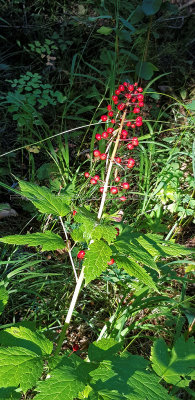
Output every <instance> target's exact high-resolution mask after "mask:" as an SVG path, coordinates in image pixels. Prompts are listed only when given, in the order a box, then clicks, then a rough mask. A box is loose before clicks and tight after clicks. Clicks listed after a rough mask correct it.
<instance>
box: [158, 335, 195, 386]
mask: <svg viewBox="0 0 195 400" xmlns="http://www.w3.org/2000/svg"><path fill="white" fill-rule="evenodd" d="M151 361H152V368H153V370H154V371H155V372H156V373H157V375H159V376H160V378H162V379H164V380H165V381H166V382H167V383H172V384H173V385H175V386H178V387H186V386H187V387H188V386H189V382H190V380H192V379H194V378H195V370H194V362H195V343H194V340H193V338H190V339H189V340H188V341H185V338H184V337H183V336H181V337H180V338H179V339H178V340H177V341H176V342H175V344H174V346H173V348H172V349H171V350H170V349H169V348H168V346H167V345H166V343H165V341H164V339H162V338H159V339H157V340H156V341H155V343H154V346H153V347H152V350H151Z"/></svg>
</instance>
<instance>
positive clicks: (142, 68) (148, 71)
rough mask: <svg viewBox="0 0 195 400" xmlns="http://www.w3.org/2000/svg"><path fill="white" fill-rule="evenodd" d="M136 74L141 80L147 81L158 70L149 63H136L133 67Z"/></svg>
mask: <svg viewBox="0 0 195 400" xmlns="http://www.w3.org/2000/svg"><path fill="white" fill-rule="evenodd" d="M135 70H136V74H137V75H138V76H139V77H140V78H143V79H146V80H149V79H151V78H152V75H153V73H154V71H158V68H156V67H155V65H153V64H152V63H151V62H147V61H138V63H137V64H136V66H135Z"/></svg>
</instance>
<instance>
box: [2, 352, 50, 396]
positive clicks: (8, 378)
mask: <svg viewBox="0 0 195 400" xmlns="http://www.w3.org/2000/svg"><path fill="white" fill-rule="evenodd" d="M42 370H43V361H42V359H41V358H40V356H38V355H37V354H35V353H34V352H32V351H30V350H27V349H23V348H19V347H10V348H5V347H0V383H1V386H2V387H5V388H6V387H9V386H14V387H17V386H18V385H20V387H21V389H22V390H23V391H24V392H26V391H27V390H28V389H30V388H32V387H33V386H35V385H36V382H37V380H38V378H39V377H40V376H41V374H42Z"/></svg>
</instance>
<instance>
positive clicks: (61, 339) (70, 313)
mask: <svg viewBox="0 0 195 400" xmlns="http://www.w3.org/2000/svg"><path fill="white" fill-rule="evenodd" d="M127 106H128V103H127ZM126 112H127V111H126V110H125V111H124V113H123V117H122V120H121V123H120V127H119V129H118V135H117V139H116V142H115V145H114V149H113V152H112V156H111V159H110V162H109V166H108V170H107V174H106V180H105V185H104V191H103V194H102V200H101V204H100V208H99V212H98V216H97V218H98V219H101V216H102V212H103V208H104V204H105V200H106V194H107V189H108V183H109V178H110V174H111V170H112V166H113V162H114V158H115V155H116V152H117V148H118V145H119V141H120V136H121V131H122V129H123V124H124V121H125V117H126ZM60 218H61V217H60ZM61 223H63V221H62V222H61ZM64 229H65V228H64ZM64 233H65V232H64ZM66 235H67V233H65V236H66ZM84 269H85V267H84V266H83V267H82V270H81V273H80V276H79V278H78V280H77V284H76V287H75V290H74V294H73V297H72V300H71V303H70V307H69V310H68V314H67V316H66V320H65V324H64V327H63V329H62V332H61V335H60V338H59V341H58V344H57V348H56V351H55V355H57V354H58V353H59V352H60V349H61V346H62V344H63V341H64V338H65V336H66V330H67V328H68V325H69V323H70V321H71V318H72V314H73V311H74V308H75V305H76V302H77V299H78V296H79V293H80V289H81V286H82V283H83V280H84Z"/></svg>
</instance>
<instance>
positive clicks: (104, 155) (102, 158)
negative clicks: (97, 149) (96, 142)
mask: <svg viewBox="0 0 195 400" xmlns="http://www.w3.org/2000/svg"><path fill="white" fill-rule="evenodd" d="M106 159H107V155H106V154H105V153H102V154H101V155H100V160H102V161H104V160H106Z"/></svg>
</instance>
